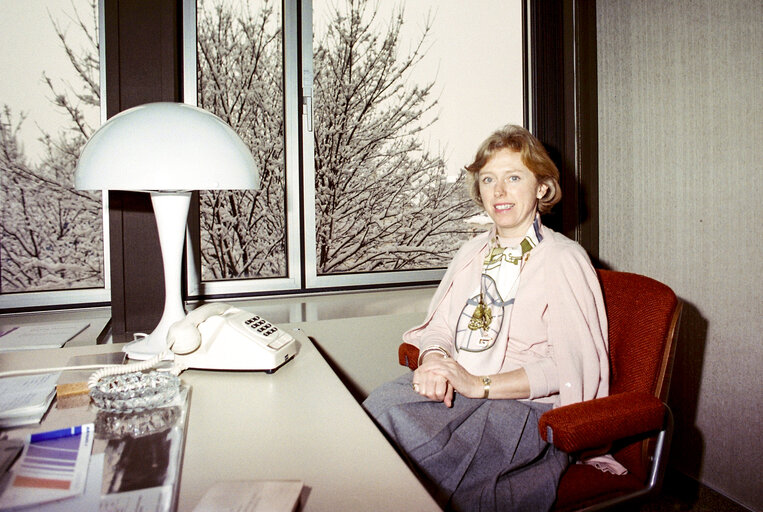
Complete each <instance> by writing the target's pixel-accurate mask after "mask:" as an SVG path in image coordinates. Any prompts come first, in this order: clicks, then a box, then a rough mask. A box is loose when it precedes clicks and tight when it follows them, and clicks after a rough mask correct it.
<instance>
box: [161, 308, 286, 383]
mask: <svg viewBox="0 0 763 512" xmlns="http://www.w3.org/2000/svg"><path fill="white" fill-rule="evenodd" d="M167 344H168V345H169V346H170V348H171V350H172V352H174V353H175V360H176V361H178V362H179V363H181V364H182V365H183V366H185V367H187V368H198V369H208V370H263V371H266V372H268V373H272V372H274V371H275V370H277V369H278V368H280V367H281V366H283V365H284V364H286V363H287V362H289V361H290V360H291V359H293V358H294V356H295V355H296V354H297V342H296V340H295V339H294V338H293V337H292V336H291V335H290V334H289V333H287V332H285V331H283V330H281V329H279V328H278V327H276V326H275V325H273V324H271V323H270V322H268V321H267V320H265V319H264V318H261V317H260V316H258V315H255V314H254V313H249V312H247V311H244V310H242V309H239V308H236V307H234V306H231V305H229V304H224V303H220V302H215V303H211V304H205V305H203V306H201V307H199V308H197V309H195V310H193V311H191V312H190V313H188V315H187V316H186V317H185V318H184V319H183V320H181V321H179V322H176V323H174V324H173V325H172V326H171V327H170V328H169V332H168V333H167Z"/></svg>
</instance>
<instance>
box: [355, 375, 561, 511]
mask: <svg viewBox="0 0 763 512" xmlns="http://www.w3.org/2000/svg"><path fill="white" fill-rule="evenodd" d="M412 375H413V374H412V373H409V374H406V375H403V376H402V377H400V378H399V379H396V380H394V381H392V382H388V383H386V384H383V385H382V386H380V387H379V388H377V389H376V390H374V391H373V392H372V393H371V394H370V395H369V396H368V398H367V399H366V400H365V401H364V402H363V407H365V409H366V410H367V411H368V412H369V414H371V416H373V417H374V419H375V420H376V421H377V423H378V424H379V425H380V426H381V427H382V429H384V430H385V431H386V433H387V435H388V436H389V437H390V438H391V439H392V440H393V442H395V443H396V444H397V445H398V446H399V448H400V449H401V450H402V451H403V452H404V454H405V455H406V456H407V457H408V458H409V460H410V461H411V462H412V464H413V465H414V466H416V468H417V469H418V470H419V471H420V472H421V473H423V474H424V475H425V476H426V478H427V479H428V480H429V481H430V483H431V484H432V485H433V486H434V488H435V495H436V498H437V499H438V501H439V502H440V504H441V505H442V506H443V507H445V508H446V509H448V510H456V511H463V512H466V511H477V510H479V511H504V510H518V511H544V510H549V509H550V508H551V506H552V505H553V503H554V500H555V498H556V489H557V486H558V483H559V478H560V477H561V474H562V472H563V471H564V469H565V468H566V467H567V465H568V464H569V457H568V455H567V454H566V453H564V452H562V451H560V450H558V449H556V448H555V447H554V446H553V445H550V444H548V443H546V442H545V441H543V440H542V439H541V438H540V435H539V434H538V419H539V418H540V416H541V414H543V413H544V412H546V411H547V410H549V409H550V408H551V405H550V404H539V403H535V402H530V401H519V400H483V399H474V398H465V397H463V396H461V395H457V396H456V397H455V398H454V401H453V407H452V408H448V407H446V406H445V405H444V404H443V403H441V402H433V401H430V400H428V399H427V398H425V397H422V396H421V395H419V394H418V393H415V392H414V391H413V389H411V379H412Z"/></svg>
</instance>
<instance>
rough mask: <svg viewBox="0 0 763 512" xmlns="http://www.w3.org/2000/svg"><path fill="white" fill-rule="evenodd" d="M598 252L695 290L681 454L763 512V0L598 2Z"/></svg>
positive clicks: (685, 325)
mask: <svg viewBox="0 0 763 512" xmlns="http://www.w3.org/2000/svg"><path fill="white" fill-rule="evenodd" d="M597 44H598V50H597V52H598V100H599V173H600V185H599V186H600V191H599V197H600V244H601V246H600V256H601V260H602V261H603V262H604V263H605V264H607V265H609V266H611V267H612V268H614V269H617V270H626V271H631V272H637V273H641V274H646V275H649V276H651V277H654V278H656V279H658V280H660V281H663V282H664V283H666V284H668V285H669V286H671V287H672V288H673V289H674V290H675V291H676V293H677V294H678V295H679V296H680V297H681V298H682V299H683V300H684V301H686V309H685V315H684V318H683V322H682V324H681V327H680V328H681V333H680V337H679V345H678V349H677V360H676V368H675V373H674V381H673V386H672V388H671V399H670V404H671V406H672V408H673V410H674V413H675V414H676V424H677V428H676V433H675V437H674V444H673V449H672V458H671V460H672V463H673V465H674V466H675V467H677V468H678V469H680V470H682V471H683V472H685V473H687V474H689V475H691V476H694V477H696V478H698V479H699V480H700V481H702V482H703V483H705V484H706V485H708V486H710V487H711V488H714V489H716V490H718V491H719V492H721V493H723V494H725V495H727V496H729V497H731V498H732V499H734V500H736V501H738V502H740V503H742V504H744V505H746V506H747V507H750V508H752V509H754V510H763V492H762V491H761V489H763V486H761V485H760V475H761V467H763V446H762V443H761V420H760V416H761V414H760V410H761V407H760V405H759V402H760V400H761V395H762V394H761V390H762V388H763V387H762V386H761V381H762V379H761V370H762V369H763V351H761V339H762V338H763V334H762V333H763V314H762V313H763V308H762V307H761V303H762V300H761V299H762V298H763V297H762V295H763V294H762V290H763V250H762V247H763V228H762V226H761V222H763V216H762V215H761V212H762V209H761V205H760V201H761V198H762V196H763V185H762V184H761V177H762V174H763V173H761V166H763V102H762V101H761V100H762V99H763V98H762V95H761V93H762V92H763V64H762V62H763V2H761V1H760V0H749V1H742V0H723V1H717V0H691V1H689V0H674V1H662V0H647V1H638V2H630V1H624V0H598V2H597Z"/></svg>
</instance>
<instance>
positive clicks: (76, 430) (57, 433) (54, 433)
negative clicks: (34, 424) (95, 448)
mask: <svg viewBox="0 0 763 512" xmlns="http://www.w3.org/2000/svg"><path fill="white" fill-rule="evenodd" d="M81 433H82V426H81V425H78V426H76V427H71V428H62V429H59V430H51V431H49V432H38V433H36V434H32V435H31V436H29V441H30V442H32V443H36V442H38V441H49V440H50V439H59V438H61V437H73V436H78V435H80V434H81Z"/></svg>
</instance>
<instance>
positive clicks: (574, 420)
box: [538, 391, 667, 453]
mask: <svg viewBox="0 0 763 512" xmlns="http://www.w3.org/2000/svg"><path fill="white" fill-rule="evenodd" d="M666 410H667V405H665V404H664V403H663V402H662V401H661V400H660V399H658V398H656V397H654V396H652V395H649V394H647V393H639V392H633V391H631V392H626V393H618V394H616V395H611V396H608V397H604V398H597V399H595V400H588V401H585V402H579V403H576V404H571V405H567V406H564V407H558V408H556V409H552V410H550V411H548V412H546V413H544V414H543V416H541V418H540V420H539V421H538V429H539V431H540V435H541V437H542V438H543V439H544V440H545V441H547V442H550V443H552V444H553V445H554V446H556V447H557V448H559V449H560V450H563V451H565V452H567V453H575V452H581V451H584V450H591V449H595V448H600V447H602V446H608V445H609V444H610V443H612V442H613V441H617V440H618V439H625V438H628V437H633V436H637V435H641V434H646V433H649V432H655V431H659V430H662V429H663V428H664V425H665V413H666Z"/></svg>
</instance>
